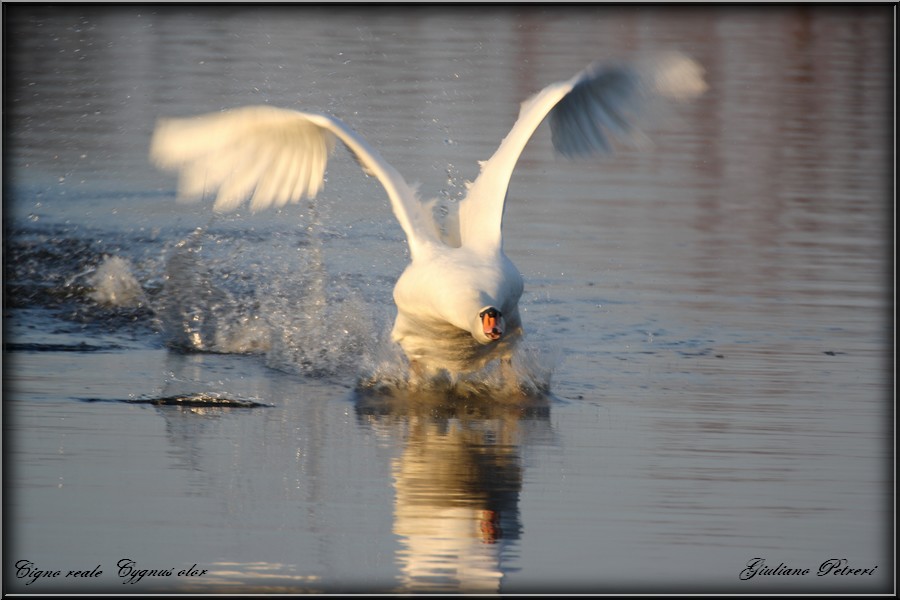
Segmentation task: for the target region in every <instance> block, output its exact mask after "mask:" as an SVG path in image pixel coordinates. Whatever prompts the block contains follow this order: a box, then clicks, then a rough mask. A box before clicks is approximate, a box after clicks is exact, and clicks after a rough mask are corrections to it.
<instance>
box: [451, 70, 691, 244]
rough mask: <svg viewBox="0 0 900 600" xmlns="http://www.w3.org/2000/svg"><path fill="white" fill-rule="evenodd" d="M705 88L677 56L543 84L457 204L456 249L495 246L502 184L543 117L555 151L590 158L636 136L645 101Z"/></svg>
mask: <svg viewBox="0 0 900 600" xmlns="http://www.w3.org/2000/svg"><path fill="white" fill-rule="evenodd" d="M705 89H706V84H705V83H704V81H703V71H702V69H701V67H700V66H699V65H698V64H697V63H696V62H694V61H693V60H691V59H690V58H688V57H686V56H684V55H681V54H678V53H669V54H665V55H662V56H658V57H655V58H654V59H652V60H651V61H648V62H647V63H644V64H638V65H637V66H630V65H621V66H603V65H599V64H595V65H591V66H589V67H588V68H587V69H585V70H583V71H582V72H580V73H578V74H577V75H576V76H575V77H573V78H572V79H570V80H569V81H565V82H561V83H555V84H552V85H549V86H547V87H546V88H544V89H543V90H541V91H540V92H538V93H537V94H535V95H534V96H532V97H531V98H530V99H528V100H526V101H525V102H523V103H522V107H521V109H520V111H519V118H518V120H517V121H516V122H515V124H514V125H513V127H512V129H511V130H510V132H509V134H508V135H507V136H506V138H504V140H503V142H501V144H500V147H499V148H498V149H497V151H496V152H495V153H494V155H493V156H492V157H491V158H490V160H488V161H487V162H486V163H484V164H483V165H482V168H481V172H480V174H479V176H478V178H476V179H475V181H474V182H473V183H472V185H471V186H470V188H469V192H468V195H467V196H466V198H465V199H464V200H462V201H461V202H460V205H459V219H460V235H461V240H462V245H463V246H466V247H468V248H471V249H473V250H475V251H478V252H481V253H485V254H489V253H493V252H496V251H497V250H498V249H500V248H501V246H502V234H501V227H502V221H503V211H504V207H505V202H506V193H507V188H508V186H509V180H510V178H511V176H512V173H513V169H514V168H515V166H516V163H517V162H518V160H519V156H520V155H521V153H522V150H523V149H524V148H525V144H526V143H528V140H529V139H531V136H532V135H533V134H534V132H535V130H536V129H537V128H538V126H539V125H540V124H541V122H543V120H544V118H545V117H547V115H548V114H549V115H550V128H551V133H552V139H553V145H554V148H555V149H556V150H557V152H559V153H560V154H563V155H565V156H590V155H594V154H600V153H608V152H611V151H612V145H611V143H610V138H611V137H618V138H620V139H629V138H630V139H632V140H634V139H641V137H642V134H641V132H640V130H639V129H638V128H637V126H636V123H635V121H636V120H637V117H638V116H640V112H641V110H640V108H641V104H642V103H643V102H644V101H646V100H647V99H652V98H667V99H673V100H686V99H690V98H693V97H694V96H696V95H698V94H700V93H702V92H703V91H704V90H705Z"/></svg>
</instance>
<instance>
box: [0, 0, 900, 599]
mask: <svg viewBox="0 0 900 600" xmlns="http://www.w3.org/2000/svg"><path fill="white" fill-rule="evenodd" d="M6 8H7V11H6V16H5V22H4V25H5V27H6V30H5V32H4V39H5V41H6V43H7V44H8V46H7V49H6V55H5V58H6V61H7V62H6V66H7V68H8V72H7V74H6V84H7V89H6V90H5V92H4V102H5V105H4V114H5V117H6V119H5V128H4V129H5V137H6V143H5V145H4V160H5V169H4V195H3V208H4V250H3V257H4V258H3V261H4V286H5V289H4V300H5V304H4V350H5V353H4V360H3V367H4V368H3V374H4V394H3V408H4V413H3V416H4V419H3V427H4V429H3V433H4V440H5V446H4V457H5V459H6V460H5V466H6V469H5V471H4V492H5V493H4V503H5V505H4V532H5V548H4V553H3V565H2V568H3V574H4V588H5V590H6V591H10V592H12V591H25V592H53V591H69V592H92V591H111V592H119V593H121V592H123V591H127V592H130V593H149V592H156V591H166V590H169V591H171V590H178V591H192V592H223V591H224V592H227V591H235V592H248V591H268V592H278V591H287V592H326V593H328V592H340V591H349V592H388V591H419V590H421V591H501V592H540V591H556V592H562V591H584V592H622V591H624V592H654V591H656V592H660V591H662V592H690V591H693V592H698V591H700V592H702V591H709V592H736V593H758V592H773V591H794V592H820V593H821V592H847V591H853V592H875V591H881V592H887V591H891V590H892V586H893V580H894V573H893V564H894V560H893V552H892V550H890V548H891V544H890V541H891V539H892V531H893V520H892V519H893V511H892V507H893V496H892V490H893V484H894V482H893V477H892V473H893V470H892V469H891V466H892V460H893V451H892V441H893V429H892V425H891V424H892V422H893V419H892V417H893V405H892V402H891V400H892V387H891V385H890V383H889V378H888V374H889V372H890V365H892V364H893V359H892V358H891V354H892V352H891V347H892V343H891V340H892V331H893V328H892V307H893V300H892V296H891V289H890V288H891V286H890V285H889V283H888V282H889V281H890V266H891V264H892V260H891V257H892V256H893V254H892V243H891V240H892V238H893V236H892V230H891V229H890V225H889V223H891V222H892V211H893V205H892V202H891V189H890V181H891V177H890V174H891V164H890V147H891V146H890V137H889V135H890V131H891V130H892V123H891V110H890V108H891V107H892V103H891V102H890V97H889V94H890V90H891V89H892V77H891V74H890V66H891V63H890V60H889V58H890V52H891V48H892V46H891V40H890V38H889V32H890V31H891V28H890V24H891V13H890V12H889V10H888V9H887V8H886V7H884V8H883V7H867V8H860V9H856V10H849V9H832V8H815V7H809V8H806V7H799V8H797V7H792V8H768V9H763V8H759V9H756V8H754V9H740V8H732V7H725V8H718V9H716V8H702V9H699V8H698V9H693V10H687V9H679V10H668V9H666V10H663V9H659V8H649V7H648V8H644V9H631V8H609V7H597V8H578V9H552V10H551V9H547V10H540V9H537V8H528V9H521V8H520V9H492V10H487V9H478V10H475V9H474V8H472V7H468V8H460V9H452V10H451V9H428V10H420V9H403V10H402V11H401V10H399V9H396V10H395V9H383V10H379V11H377V12H376V11H370V12H360V11H359V9H356V10H355V11H354V10H346V11H345V10H338V9H336V8H328V9H325V8H322V9H310V8H300V7H295V8H288V7H284V8H277V9H276V8H271V7H269V8H252V9H251V8H242V7H235V8H210V9H207V8H202V7H195V8H173V7H166V6H159V7H119V8H106V7H98V8H84V7H82V8H77V9H62V8H58V7H49V6H43V7H42V6H15V5H9V6H7V7H6ZM666 49H676V50H680V51H682V52H685V53H687V54H689V55H691V56H693V57H694V58H695V59H697V60H698V61H699V62H701V63H702V64H703V66H704V67H705V69H706V74H707V79H708V82H709V85H710V89H709V91H708V92H707V93H706V94H705V95H704V96H703V97H701V98H700V99H699V100H698V101H696V102H694V103H692V104H691V105H688V106H678V107H674V108H673V109H672V110H670V111H668V112H667V114H665V115H660V117H661V118H659V119H658V120H655V121H654V122H652V123H650V124H649V125H648V134H649V135H650V136H651V138H652V139H653V142H654V146H653V147H652V148H648V149H644V150H641V151H638V150H629V149H624V150H623V151H622V152H620V153H618V154H617V155H616V156H614V157H611V158H607V159H604V160H600V161H581V162H575V163H568V162H566V161H564V160H562V159H559V158H556V157H555V156H554V155H553V152H552V149H551V146H550V142H549V131H548V130H546V126H543V127H542V129H541V130H539V131H538V133H537V135H536V137H535V139H534V140H533V142H532V143H531V145H530V146H529V147H528V148H527V149H526V151H525V153H524V155H523V157H522V160H521V161H520V163H519V166H518V168H517V170H516V173H515V176H514V177H513V181H512V184H511V189H510V201H509V204H508V206H507V219H506V226H505V227H506V228H505V240H506V250H507V253H508V254H509V255H510V257H511V258H512V259H513V261H514V262H515V263H516V264H517V265H518V267H519V268H520V269H521V271H522V272H523V274H524V276H525V279H526V294H525V296H524V297H523V300H522V309H523V311H524V313H523V318H524V320H525V326H526V329H527V332H528V335H529V338H528V343H529V352H530V353H531V356H532V357H533V358H534V360H535V364H536V365H537V367H536V368H538V367H539V368H551V369H552V384H551V394H550V395H549V396H548V397H546V398H540V399H536V400H533V401H529V402H528V403H509V402H500V401H499V400H498V399H496V398H491V397H477V398H470V399H468V400H466V401H459V400H457V401H453V400H450V399H448V398H441V397H428V396H414V397H411V396H409V395H403V394H374V393H360V392H358V391H357V390H356V383H357V381H358V380H360V378H367V377H373V376H377V375H378V374H383V373H384V372H385V369H390V365H392V364H396V360H397V359H396V356H394V355H393V354H392V353H391V350H390V348H389V347H387V346H386V345H385V343H384V339H385V337H386V332H387V331H388V329H389V327H390V324H391V321H392V318H393V314H394V313H393V305H392V304H391V295H390V294H391V288H392V286H393V282H394V280H395V278H396V277H397V276H398V275H399V273H400V272H401V270H402V269H403V267H404V265H405V263H406V261H407V252H406V247H405V242H404V240H403V235H402V231H401V230H400V228H399V226H398V225H397V224H396V223H395V222H394V220H393V217H392V216H391V213H390V210H389V207H388V202H387V199H386V197H385V195H384V192H383V190H382V189H381V188H380V186H379V185H378V184H377V183H376V182H375V181H374V180H373V179H368V178H366V177H365V176H363V175H362V174H361V173H360V172H359V169H358V167H357V166H356V165H355V164H354V163H353V161H352V160H351V159H350V158H349V156H347V154H346V153H344V152H341V151H339V152H337V153H336V154H335V157H334V159H333V161H332V163H331V165H330V169H329V174H328V183H327V186H326V190H325V193H324V194H322V196H321V197H320V199H319V201H317V203H316V204H315V205H314V206H303V205H298V206H293V207H289V208H287V209H285V210H283V211H280V212H271V213H262V214H258V215H250V214H244V213H240V214H232V215H228V216H218V217H213V213H212V211H211V209H210V207H209V206H208V205H183V204H178V203H176V201H175V193H174V190H175V187H176V182H175V181H174V179H173V178H172V177H170V176H168V175H166V174H162V173H159V172H157V171H156V170H155V169H154V168H153V167H152V166H151V165H150V164H149V163H148V160H147V154H148V145H149V139H150V135H151V133H152V130H153V127H154V124H155V121H156V119H157V118H159V117H163V116H187V115H193V114H199V113H203V112H209V111H214V110H219V109H222V108H229V107H234V106H241V105H246V104H271V105H276V106H283V107H288V108H298V109H308V110H320V111H328V112H333V113H335V114H337V115H338V116H340V117H341V118H342V119H344V120H345V121H347V122H348V123H349V124H351V125H352V126H353V127H355V128H356V129H357V130H358V131H360V132H361V133H362V134H363V135H364V136H365V137H366V138H367V139H369V140H370V141H371V142H372V143H373V144H374V145H375V146H376V147H378V148H379V149H380V150H381V151H382V153H383V155H384V156H385V157H386V158H387V159H388V160H389V161H391V162H392V163H393V164H395V165H396V166H397V167H398V168H399V170H400V171H401V172H402V173H404V175H406V176H407V177H408V178H409V179H411V180H417V179H418V180H419V181H421V183H422V188H421V189H422V193H423V195H425V196H445V197H450V198H454V197H458V196H459V195H460V194H461V190H462V184H463V182H464V181H465V180H466V179H469V178H472V177H474V176H475V174H476V173H477V162H476V161H477V160H483V159H486V158H488V157H489V156H490V154H491V153H492V152H493V150H494V149H495V147H496V146H497V144H498V143H499V141H500V140H501V139H502V138H503V136H504V135H505V134H506V132H507V131H508V129H509V127H510V126H511V125H512V123H513V121H514V119H515V116H516V113H517V107H518V103H519V102H521V101H522V100H524V99H525V98H527V97H528V95H530V94H531V93H533V92H535V91H537V90H538V89H540V88H541V87H543V86H544V85H547V84H549V83H552V82H554V81H559V80H562V79H566V78H568V77H570V76H571V75H572V74H573V73H575V72H576V71H578V70H579V69H581V68H582V67H583V66H585V65H586V64H588V63H589V62H591V61H593V60H595V59H604V58H607V59H608V58H614V59H618V58H631V57H639V56H645V55H646V54H648V53H651V52H653V51H659V50H666ZM113 295H115V300H116V303H115V304H114V305H110V304H109V301H110V300H112V299H113ZM329 323H337V324H339V325H338V326H336V327H335V326H329V325H328V324H329ZM185 348H191V349H192V351H185ZM198 350H199V351H198ZM385 365H387V366H385ZM373 374H374V375H373ZM754 558H762V559H764V560H765V564H766V565H767V567H768V568H769V569H776V568H777V567H779V566H781V568H782V570H783V569H792V570H793V569H809V570H810V571H809V572H808V573H807V574H805V575H774V574H766V573H765V572H762V571H761V572H760V573H759V574H757V575H756V576H754V577H751V578H749V579H742V578H741V572H742V570H744V569H745V568H747V565H748V562H750V561H752V560H753V559H754ZM832 558H836V559H846V560H847V561H848V564H849V566H850V567H851V568H859V569H869V570H870V571H869V572H868V573H865V574H857V575H851V574H835V573H834V572H831V573H828V574H827V575H823V576H819V575H818V569H819V566H820V565H821V564H822V563H823V562H825V561H827V560H828V559H832ZM123 560H126V561H133V562H131V563H120V561H123ZM21 561H27V562H21ZM17 564H18V565H19V567H17ZM97 566H99V569H95V567H97ZM120 566H122V567H124V568H123V569H122V570H121V571H120ZM129 568H130V569H131V570H130V571H129ZM192 568H193V570H192ZM144 569H148V570H150V569H152V570H157V571H162V574H159V573H156V574H151V573H145V574H144V576H143V578H141V579H140V580H139V581H138V580H137V579H138V574H139V573H138V572H139V571H141V570H144ZM38 570H40V571H51V572H52V571H56V570H60V571H61V574H60V576H59V577H55V578H54V577H50V576H45V577H36V576H35V573H36V572H37V571H38ZM70 570H87V571H90V570H95V573H96V571H98V570H99V571H102V573H101V574H99V575H98V576H97V577H91V578H76V577H66V576H65V575H66V574H67V572H68V571H70ZM168 571H171V574H168ZM181 571H189V572H192V573H194V574H193V575H188V574H187V573H185V574H184V575H181V576H179V572H181ZM29 572H30V573H31V574H30V575H28V576H25V575H27V574H28V573H29ZM844 572H847V571H844ZM129 573H131V574H133V575H134V577H133V578H132V579H129V578H128V577H122V576H121V575H126V576H128V575H129ZM33 579H34V581H33V582H32V580H33Z"/></svg>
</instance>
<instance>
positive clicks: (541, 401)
mask: <svg viewBox="0 0 900 600" xmlns="http://www.w3.org/2000/svg"><path fill="white" fill-rule="evenodd" d="M356 412H357V416H358V418H359V420H360V422H361V423H363V424H365V425H366V426H371V427H372V428H373V429H374V430H375V431H376V432H379V433H383V434H385V435H389V436H391V437H393V438H394V439H402V440H403V450H402V453H401V454H400V456H398V457H397V458H395V459H394V460H393V462H392V466H391V471H392V477H393V482H394V489H395V499H394V523H393V531H394V534H395V535H396V536H397V537H398V539H399V543H400V548H399V549H398V550H397V556H396V561H397V564H398V566H399V568H400V571H401V575H400V585H399V589H398V590H396V591H398V592H447V591H454V592H497V591H499V590H500V586H501V582H502V579H503V576H504V574H505V572H506V569H505V568H504V559H505V558H508V557H509V556H510V554H511V553H512V552H514V551H515V541H516V540H518V539H519V536H520V535H521V533H522V523H521V521H520V516H519V494H520V492H521V490H522V479H523V465H522V450H523V449H524V448H525V447H526V446H527V445H528V444H529V443H533V442H535V441H538V440H540V439H547V438H549V436H550V423H549V415H550V402H549V399H548V398H547V397H546V396H543V395H541V396H535V397H529V398H527V399H521V398H516V399H510V400H508V401H504V400H503V399H499V401H498V398H496V397H488V396H480V397H467V398H459V397H449V396H447V395H446V394H441V393H430V392H422V391H419V390H417V391H416V392H415V394H412V393H409V392H403V391H399V390H394V391H384V390H382V391H379V392H371V391H363V392H359V393H358V396H357V399H356Z"/></svg>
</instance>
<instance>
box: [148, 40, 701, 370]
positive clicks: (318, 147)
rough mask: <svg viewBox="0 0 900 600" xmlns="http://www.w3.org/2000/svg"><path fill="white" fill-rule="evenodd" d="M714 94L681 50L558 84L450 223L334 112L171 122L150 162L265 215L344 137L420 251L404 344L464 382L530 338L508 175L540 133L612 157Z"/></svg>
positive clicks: (421, 363)
mask: <svg viewBox="0 0 900 600" xmlns="http://www.w3.org/2000/svg"><path fill="white" fill-rule="evenodd" d="M704 89H705V83H704V82H703V77H702V70H701V69H700V67H699V66H698V65H697V64H696V63H695V62H694V61H692V60H691V59H689V58H687V57H685V56H683V55H680V54H667V55H665V56H662V57H660V58H658V59H655V60H653V61H652V62H649V63H647V64H645V65H643V66H640V65H639V66H629V65H617V66H603V65H598V64H595V65H592V66H590V67H588V68H587V69H585V70H584V71H582V72H580V73H578V74H577V75H575V76H574V77H572V78H571V79H569V80H568V81H565V82H561V83H555V84H552V85H550V86H547V87H546V88H544V89H543V90H541V91H540V92H538V93H537V94H535V95H534V96H532V97H531V98H530V99H529V100H527V101H526V102H524V103H523V104H522V106H521V110H520V112H519V118H518V120H517V121H516V122H515V124H514V125H513V127H512V130H510V132H509V134H508V135H507V136H506V138H505V139H504V140H503V141H502V143H501V144H500V147H499V148H498V149H497V151H496V152H495V153H494V155H493V156H492V157H491V158H490V160H488V161H485V162H483V163H481V172H480V174H479V175H478V177H477V178H476V179H475V181H474V182H472V183H470V184H468V191H467V195H466V197H465V198H464V199H463V200H461V201H460V202H459V203H458V204H457V205H456V212H455V213H454V214H452V215H450V217H451V218H449V219H447V222H445V223H438V222H437V221H436V220H435V218H434V210H433V208H434V201H432V202H429V203H425V202H422V201H421V200H420V199H419V197H418V195H417V193H416V190H415V189H414V188H413V187H412V186H410V185H409V184H408V183H407V182H406V180H404V179H403V177H402V176H401V175H400V174H399V173H398V172H397V171H396V170H395V169H394V168H393V167H392V166H391V165H389V164H388V163H387V162H385V161H384V159H382V157H381V156H380V155H379V154H378V153H377V152H376V151H375V150H374V149H372V148H371V147H370V146H369V145H368V144H367V143H366V142H365V140H363V139H362V138H361V137H360V136H359V135H358V134H357V133H356V132H354V131H353V130H352V129H350V128H349V127H348V126H347V125H346V124H344V123H343V122H342V121H340V120H339V119H337V118H335V117H332V116H329V115H324V114H315V113H306V112H297V111H293V110H285V109H280V108H273V107H269V106H254V107H245V108H239V109H235V110H231V111H226V112H221V113H215V114H211V115H205V116H200V117H195V118H188V119H162V120H160V122H159V124H158V126H157V129H156V131H155V133H154V136H153V139H152V142H151V151H150V154H151V159H152V160H153V161H154V162H155V163H156V165H157V166H159V167H160V168H163V169H172V170H177V171H179V172H180V182H179V195H180V196H181V197H183V198H192V197H194V198H196V197H199V196H202V195H204V194H206V193H210V192H214V191H217V192H218V193H217V196H216V200H215V205H214V207H215V209H216V210H219V211H228V210H231V209H234V208H235V207H237V206H239V205H240V204H241V203H242V202H244V201H245V200H247V198H248V197H249V199H250V207H251V209H252V210H261V209H265V208H268V207H273V206H274V207H281V206H284V205H285V204H287V203H289V202H291V203H295V202H298V201H300V200H301V199H302V198H303V197H306V198H313V197H314V196H316V194H317V193H318V192H319V190H320V189H321V187H322V184H323V179H324V174H325V167H326V163H327V161H328V156H329V154H330V152H331V150H332V149H333V147H334V144H335V139H338V140H340V141H341V142H342V143H343V144H344V145H345V146H346V147H347V148H348V149H349V150H350V151H351V152H352V154H353V155H354V156H355V157H356V159H357V161H358V162H359V164H360V166H361V167H362V168H363V170H364V171H365V172H366V173H368V174H370V175H373V176H375V177H377V178H378V180H379V181H380V182H381V184H382V185H383V186H384V189H385V190H386V191H387V194H388V197H389V198H390V201H391V206H392V208H393V211H394V215H395V216H396V218H397V220H398V221H399V222H400V226H401V227H402V228H403V231H404V232H405V234H406V238H407V240H408V242H409V249H410V254H411V259H412V260H411V263H410V264H409V265H408V267H407V268H406V270H405V271H404V272H403V274H402V275H401V276H400V278H399V280H398V281H397V284H396V287H395V288H394V301H395V302H396V305H397V311H398V314H397V318H396V321H395V323H394V328H393V331H392V338H393V340H395V341H396V342H397V343H398V344H399V345H400V346H401V348H402V349H403V351H404V352H405V354H406V356H407V357H408V359H409V361H410V364H411V366H412V370H413V372H414V373H416V374H419V375H424V376H428V375H431V374H436V373H438V372H440V371H441V370H446V371H447V372H449V373H451V374H453V373H462V372H469V371H475V370H478V369H480V368H482V367H483V366H484V365H485V364H487V363H488V362H490V361H492V360H494V359H496V358H508V357H510V355H511V353H512V351H513V348H514V346H515V344H516V342H517V341H518V340H519V339H520V338H521V337H522V323H521V320H520V318H519V309H518V302H519V298H520V296H521V295H522V289H523V283H522V277H521V275H520V274H519V271H518V270H517V269H516V267H515V266H514V265H513V264H512V262H511V261H510V260H509V259H508V258H507V257H506V255H505V254H504V252H503V238H502V227H501V226H502V220H503V212H504V207H505V202H506V195H507V186H508V184H509V180H510V177H511V175H512V172H513V169H514V168H515V166H516V162H517V161H518V159H519V155H520V154H521V152H522V150H523V148H524V147H525V144H526V143H527V142H528V140H529V139H530V137H531V136H532V134H533V133H534V131H535V130H536V129H537V127H538V125H540V123H541V122H542V121H543V120H544V118H545V117H546V116H547V115H548V114H549V115H550V125H551V130H552V138H553V144H554V147H555V148H556V149H557V151H559V152H560V153H562V154H563V155H566V156H586V155H591V154H594V153H598V152H607V151H609V150H610V134H612V135H613V136H617V137H620V138H634V137H636V136H639V135H640V133H639V131H638V130H637V129H636V127H635V125H634V123H633V120H634V117H635V116H636V113H637V111H636V107H637V106H638V104H639V103H641V102H642V101H643V100H646V99H647V98H652V97H654V96H657V97H665V98H674V99H684V98H690V97H693V96H695V95H697V94H699V93H701V92H702V91H703V90H704Z"/></svg>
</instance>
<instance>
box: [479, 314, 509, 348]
mask: <svg viewBox="0 0 900 600" xmlns="http://www.w3.org/2000/svg"><path fill="white" fill-rule="evenodd" d="M479 316H480V317H481V326H482V329H483V330H484V335H486V336H488V338H490V339H492V340H499V339H500V336H501V335H503V327H502V326H501V324H500V311H499V310H497V309H496V308H488V309H486V310H485V311H484V312H482V313H481V314H480V315H479Z"/></svg>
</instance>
